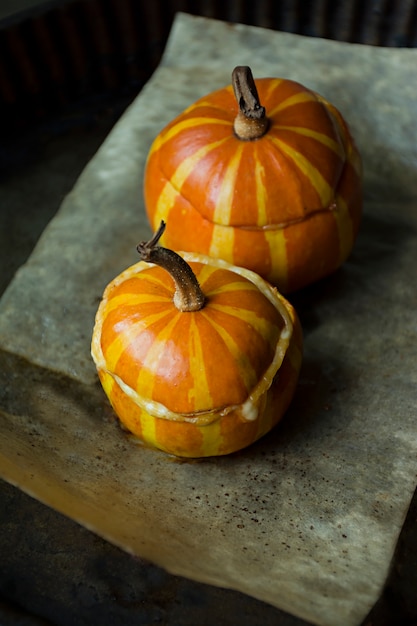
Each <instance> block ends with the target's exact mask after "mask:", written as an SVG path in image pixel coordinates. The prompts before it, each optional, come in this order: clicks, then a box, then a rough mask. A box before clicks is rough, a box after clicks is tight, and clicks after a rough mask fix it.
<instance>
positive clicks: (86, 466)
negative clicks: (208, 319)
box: [0, 14, 417, 626]
mask: <svg viewBox="0 0 417 626" xmlns="http://www.w3.org/2000/svg"><path fill="white" fill-rule="evenodd" d="M240 64H248V65H250V66H251V67H252V69H253V72H254V75H255V77H257V76H258V77H260V76H284V77H289V78H293V79H295V80H299V81H300V82H303V83H304V84H306V85H307V86H309V87H311V88H313V89H316V90H317V91H319V92H320V93H321V94H322V95H324V96H325V97H326V98H328V99H329V100H331V101H332V102H333V103H334V104H335V105H336V106H338V107H339V108H340V109H341V111H342V112H343V114H344V115H345V117H346V118H347V119H348V121H349V123H350V125H351V128H352V131H353V133H354V135H355V136H356V138H357V141H358V144H359V147H360V149H361V151H362V154H363V159H364V166H365V198H366V202H365V214H364V220H363V225H362V230H361V234H360V236H359V239H358V242H357V245H356V247H355V250H354V252H353V254H352V256H351V258H350V259H349V261H348V262H347V263H346V264H345V266H344V267H343V268H342V269H341V270H340V271H338V272H337V273H336V274H334V275H333V276H331V277H329V278H328V279H326V280H324V281H321V282H320V283H319V284H316V285H314V286H312V287H310V288H308V289H306V290H304V291H302V292H300V293H298V294H295V295H294V296H293V297H292V298H291V299H292V301H293V303H294V304H295V306H296V307H297V310H298V311H299V314H300V317H301V320H302V323H303V327H304V332H305V359H304V365H303V368H302V373H301V378H300V383H299V388H298V390H297V394H296V397H295V399H294V402H293V404H292V406H291V409H290V411H289V412H288V414H287V416H286V419H285V420H284V422H283V423H282V424H281V425H280V426H279V427H278V428H276V429H275V430H274V431H273V432H272V433H271V434H269V435H268V436H266V437H265V438H264V439H263V440H262V441H260V442H258V443H257V444H255V445H254V446H252V447H250V448H248V449H247V450H244V451H243V452H241V453H238V454H235V455H233V456H230V457H224V458H218V459H208V460H205V461H200V462H183V463H180V462H178V461H175V460H174V459H172V458H171V457H168V456H166V455H164V454H163V453H160V452H156V451H153V450H149V449H147V448H145V447H141V446H138V445H137V444H136V443H135V442H134V441H133V440H132V439H131V438H130V437H129V435H128V434H127V433H125V432H123V431H122V430H121V429H120V428H119V426H118V424H117V422H116V421H115V419H114V417H113V414H112V411H111V409H110V408H109V405H108V403H107V401H106V399H105V397H104V394H103V392H102V391H101V388H100V386H99V384H98V382H97V377H96V374H95V370H94V366H93V364H92V361H91V358H90V354H89V349H90V337H91V331H92V326H93V321H94V314H95V311H96V309H97V306H98V301H99V298H100V296H101V294H102V291H103V289H104V287H105V285H106V284H107V282H108V281H109V280H110V279H111V278H113V277H114V276H115V275H116V274H118V273H119V272H120V271H121V270H122V269H124V268H125V267H127V266H128V265H130V264H131V263H134V262H136V261H137V256H136V251H135V245H136V243H137V242H138V241H139V240H141V239H143V238H145V237H147V236H148V235H149V234H150V231H149V228H148V225H147V222H146V218H145V215H144V209H143V201H142V176H143V168H144V162H145V158H146V154H147V151H148V149H149V146H150V144H151V142H152V140H153V138H154V136H155V135H156V134H157V133H158V131H159V130H160V129H161V128H162V127H163V126H164V125H165V124H166V123H167V122H168V121H169V120H170V119H171V118H172V117H174V116H175V115H176V114H177V113H179V112H180V111H181V110H182V109H183V108H185V107H186V106H188V105H189V104H191V103H192V102H193V101H194V100H195V99H197V98H198V97H200V96H202V95H204V94H206V93H208V92H210V91H212V90H213V89H217V88H220V87H222V86H223V85H225V84H228V83H229V82H230V72H231V70H232V69H233V67H234V66H235V65H240ZM416 84H417V51H416V50H394V49H378V48H372V47H367V46H359V45H358V46H356V45H351V44H345V43H337V42H331V41H325V40H320V39H309V38H305V37H301V36H297V35H290V34H284V33H277V32H272V31H268V30H264V29H260V28H255V27H248V26H243V25H230V24H226V23H222V22H218V21H215V20H209V19H204V18H197V17H192V16H189V15H186V14H178V16H177V18H176V20H175V23H174V26H173V29H172V33H171V36H170V40H169V42H168V46H167V49H166V52H165V55H164V58H163V60H162V63H161V65H160V67H159V68H158V69H157V71H156V72H155V74H154V75H153V77H152V78H151V80H150V81H149V83H148V84H147V86H146V87H145V88H144V89H143V91H142V92H141V94H140V95H139V96H138V98H137V99H136V100H135V101H134V103H133V104H132V105H131V107H130V108H129V109H128V110H127V112H126V113H125V114H124V116H123V117H122V119H121V120H120V121H119V123H118V124H117V125H116V127H115V128H114V129H113V131H112V132H111V133H110V135H109V137H108V139H107V140H106V141H105V143H104V144H103V146H102V147H101V149H100V150H99V152H98V153H97V155H96V156H95V157H94V158H93V159H92V161H91V162H90V163H89V165H88V166H87V168H86V169H85V171H84V172H83V174H82V175H81V177H80V178H79V180H78V182H77V184H76V186H75V188H74V190H73V191H72V192H71V194H69V196H68V197H67V198H66V199H65V201H64V202H63V205H62V207H61V208H60V210H59V212H58V214H57V216H56V217H55V218H54V219H53V220H52V221H51V223H50V224H49V226H48V228H47V229H46V230H45V232H44V234H43V236H42V238H41V240H40V241H39V244H38V245H37V247H36V249H35V250H34V252H33V254H32V256H31V258H30V259H29V261H28V263H27V264H26V265H25V266H23V267H22V268H21V269H20V270H19V271H18V273H17V275H16V277H15V279H14V280H13V281H12V283H11V284H10V286H9V288H8V290H7V291H6V292H5V294H4V296H3V298H2V301H1V303H0V347H1V350H0V360H1V365H0V372H1V378H2V380H1V391H0V398H1V404H0V406H1V414H0V435H1V436H0V473H1V476H2V477H3V478H5V479H6V480H8V481H10V482H11V483H13V484H15V485H18V486H19V487H20V488H21V489H23V490H24V491H26V492H28V493H29V494H32V495H33V496H35V497H36V498H38V499H40V500H41V501H43V502H45V503H47V504H48V505H50V506H52V507H55V508H56V509H57V510H59V511H61V512H63V513H65V514H66V515H68V516H70V517H71V518H73V519H75V520H77V521H78V522H80V523H81V524H83V525H85V526H86V527H88V528H91V529H92V530H93V531H94V532H96V533H98V534H100V535H102V536H103V537H105V538H107V539H108V540H109V541H111V542H114V543H115V544H117V545H119V546H121V547H123V548H124V549H125V550H127V551H130V552H132V553H134V554H137V555H140V556H141V557H143V558H147V559H149V560H151V561H152V562H155V563H156V564H158V565H160V566H163V567H164V568H166V569H167V570H168V571H170V572H172V573H175V574H179V575H184V576H186V577H189V578H192V579H195V580H198V581H203V582H207V583H211V584H213V585H219V586H224V587H231V588H233V589H237V590H240V591H242V592H244V593H246V594H249V595H252V596H254V597H256V598H259V599H261V600H264V601H266V602H268V603H270V604H272V605H274V606H276V607H279V608H281V609H284V610H286V611H288V612H290V613H293V614H295V615H297V616H299V617H302V618H304V619H306V620H308V621H311V622H314V623H316V624H320V625H326V626H327V625H328V626H338V625H340V626H350V625H355V624H359V623H360V622H361V621H362V620H363V619H364V617H365V616H366V614H367V612H368V611H369V610H370V608H371V607H372V605H373V604H374V603H375V601H376V600H377V598H378V596H379V594H380V592H381V588H382V586H383V584H384V581H385V579H386V576H387V573H388V570H389V566H390V562H391V558H392V555H393V551H394V548H395V544H396V541H397V538H398V534H399V532H400V529H401V525H402V523H403V520H404V517H405V514H406V511H407V508H408V505H409V502H410V499H411V496H412V492H413V490H414V487H415V484H416V482H417V481H416V473H417V455H416V452H417V436H416V435H417V420H416V417H417V410H416V382H417V359H416V345H417V341H416V339H417V337H416V334H417V325H416V315H417V314H416V311H417V292H416V267H417V245H416V243H417V238H416V230H417V206H416V205H417V171H416V170H417V159H416V146H417V137H416V123H415V120H416V113H417V111H416V101H415V85H416ZM30 201H31V199H30V198H28V202H30Z"/></svg>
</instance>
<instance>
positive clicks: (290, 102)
mask: <svg viewBox="0 0 417 626" xmlns="http://www.w3.org/2000/svg"><path fill="white" fill-rule="evenodd" d="M315 100H316V99H315V98H314V96H313V95H312V94H311V93H309V92H308V91H302V92H301V93H296V94H294V95H293V96H289V97H288V98H286V99H285V100H282V102H280V103H279V104H278V105H277V106H276V107H274V108H273V109H271V110H269V111H267V115H268V117H271V118H272V117H274V115H276V114H277V113H280V112H281V111H283V110H284V109H288V108H289V107H292V106H295V105H296V104H303V103H305V102H315Z"/></svg>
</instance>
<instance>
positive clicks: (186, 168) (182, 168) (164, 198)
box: [153, 137, 229, 227]
mask: <svg viewBox="0 0 417 626" xmlns="http://www.w3.org/2000/svg"><path fill="white" fill-rule="evenodd" d="M228 139H229V138H228V137H226V138H223V139H220V140H218V141H214V142H213V143H209V144H207V145H205V146H203V147H202V148H200V149H199V150H196V152H194V153H193V154H191V155H190V156H189V157H187V158H186V159H184V160H183V161H182V162H181V164H180V165H179V166H178V167H177V169H176V170H175V172H174V173H173V175H172V176H171V178H170V180H169V181H168V182H167V183H166V184H165V186H164V188H163V189H162V191H161V194H160V196H159V198H158V202H157V205H156V207H155V212H154V217H153V223H154V226H155V227H158V226H159V224H160V223H161V220H165V219H166V216H167V213H168V212H169V211H170V209H171V208H172V207H173V205H174V204H175V201H176V199H177V198H178V196H179V195H180V192H181V188H182V186H183V184H184V182H185V180H186V179H187V177H188V176H189V175H190V173H191V172H192V170H193V169H194V168H195V167H196V166H197V165H198V163H199V161H200V160H201V159H203V158H204V157H205V156H207V155H208V154H209V153H210V152H212V151H213V150H216V149H217V148H218V147H219V146H221V145H222V144H223V143H224V142H225V141H228Z"/></svg>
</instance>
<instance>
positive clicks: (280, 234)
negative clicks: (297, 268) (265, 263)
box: [264, 228, 288, 291]
mask: <svg viewBox="0 0 417 626" xmlns="http://www.w3.org/2000/svg"><path fill="white" fill-rule="evenodd" d="M264 237H265V241H266V242H267V244H268V247H269V254H270V257H271V267H274V268H278V271H279V284H280V288H281V290H282V291H285V290H286V289H287V284H288V258H287V246H286V242H285V228H271V229H268V228H266V229H264ZM275 271H276V272H277V269H276V270H275Z"/></svg>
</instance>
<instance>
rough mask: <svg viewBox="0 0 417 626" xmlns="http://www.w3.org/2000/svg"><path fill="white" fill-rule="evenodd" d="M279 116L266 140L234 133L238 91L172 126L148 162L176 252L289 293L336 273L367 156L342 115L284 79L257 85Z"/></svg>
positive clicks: (151, 210)
mask: <svg viewBox="0 0 417 626" xmlns="http://www.w3.org/2000/svg"><path fill="white" fill-rule="evenodd" d="M256 88H257V90H258V93H259V100H260V102H261V103H262V105H263V106H264V107H265V109H266V114H267V117H268V119H269V128H268V130H267V132H266V133H265V134H264V135H263V136H262V137H260V138H259V139H256V140H253V141H243V140H241V139H239V138H238V137H237V136H236V134H235V132H234V130H233V125H234V120H235V117H236V114H237V103H236V99H235V96H234V93H233V88H232V86H228V87H226V88H224V89H220V90H218V91H216V92H214V93H211V94H210V95H208V96H206V97H203V98H201V99H200V100H198V101H197V102H196V103H194V104H193V105H191V106H190V107H189V108H188V109H186V110H185V111H184V112H183V113H182V114H181V115H179V116H178V117H177V118H176V119H174V120H173V121H172V122H171V123H169V124H168V125H167V126H166V127H165V128H164V129H163V130H162V131H161V133H160V134H159V135H158V136H157V137H156V139H155V141H154V143H153V144H152V146H151V150H150V152H149V155H148V159H147V164H146V169H145V177H144V198H145V207H146V211H147V214H148V218H149V220H150V223H151V225H152V227H153V228H156V227H157V225H158V224H159V222H160V221H161V219H162V220H166V221H168V222H169V224H170V228H169V231H167V232H166V234H165V235H164V237H163V239H162V241H163V243H164V245H166V246H167V247H171V248H173V249H180V250H189V251H196V252H200V253H203V254H207V255H210V256H213V257H219V258H223V259H225V260H226V261H228V262H229V263H232V264H234V265H238V266H243V267H247V268H249V269H251V270H253V271H255V272H256V273H258V274H260V275H261V276H262V277H264V278H265V279H266V280H268V281H269V282H271V283H272V284H274V285H276V286H277V287H278V289H279V290H280V291H281V292H282V293H288V292H290V291H294V290H296V289H299V288H301V287H303V286H305V285H307V284H309V283H312V282H314V281H316V280H318V279H320V278H322V277H324V276H326V275H327V274H330V273H332V272H333V271H335V270H336V269H337V268H338V267H339V266H340V265H341V264H342V263H343V262H344V261H345V260H346V258H347V257H348V255H349V254H350V252H351V250H352V247H353V244H354V241H355V238H356V236H357V233H358V229H359V225H360V220H361V214H362V175H361V159H360V155H359V152H358V150H357V148H356V145H355V143H354V140H353V138H352V136H351V134H350V132H349V129H348V126H347V124H346V122H345V121H344V119H343V117H342V115H341V114H340V113H339V111H338V110H337V109H336V108H335V107H334V106H332V105H331V104H330V103H329V102H327V101H326V100H325V99H324V98H322V97H321V96H319V95H318V94H316V93H315V92H313V91H311V90H309V89H307V88H306V87H303V86H302V85H300V84H299V83H296V82H294V81H291V80H286V79H281V78H264V79H259V80H257V81H256Z"/></svg>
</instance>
